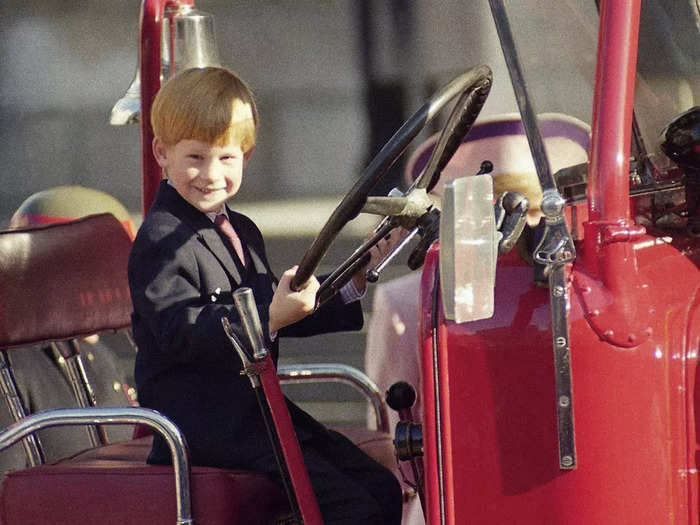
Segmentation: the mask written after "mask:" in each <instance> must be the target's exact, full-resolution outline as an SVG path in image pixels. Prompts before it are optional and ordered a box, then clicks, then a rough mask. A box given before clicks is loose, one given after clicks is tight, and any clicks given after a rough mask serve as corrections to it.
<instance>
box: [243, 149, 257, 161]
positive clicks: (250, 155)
mask: <svg viewBox="0 0 700 525" xmlns="http://www.w3.org/2000/svg"><path fill="white" fill-rule="evenodd" d="M254 150H255V146H253V147H252V148H250V149H249V150H248V151H246V152H245V154H244V155H243V166H245V165H246V164H248V161H249V160H250V157H252V156H253V151H254Z"/></svg>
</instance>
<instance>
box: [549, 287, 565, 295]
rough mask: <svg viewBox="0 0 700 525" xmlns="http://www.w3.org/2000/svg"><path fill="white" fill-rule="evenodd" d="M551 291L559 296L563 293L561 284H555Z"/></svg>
mask: <svg viewBox="0 0 700 525" xmlns="http://www.w3.org/2000/svg"><path fill="white" fill-rule="evenodd" d="M552 293H553V294H554V296H555V297H561V296H562V295H564V288H563V287H561V286H555V287H554V290H552Z"/></svg>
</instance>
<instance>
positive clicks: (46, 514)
mask: <svg viewBox="0 0 700 525" xmlns="http://www.w3.org/2000/svg"><path fill="white" fill-rule="evenodd" d="M151 439H152V438H150V437H146V438H141V439H138V440H134V441H128V442H124V443H116V444H113V445H108V446H106V447H102V448H99V449H93V450H89V451H86V452H84V453H81V454H78V455H77V456H74V457H72V458H70V459H67V460H63V461H61V462H58V463H56V464H53V465H42V466H39V467H34V468H30V469H26V470H21V471H16V472H11V473H9V474H8V475H7V477H6V478H5V480H4V482H3V484H2V488H1V490H0V522H1V523H3V525H15V524H17V525H19V524H23V525H31V524H42V525H43V524H46V523H51V524H54V525H62V524H66V525H68V524H69V523H70V524H73V525H74V524H76V523H83V524H92V523H100V524H103V525H112V524H114V525H117V524H119V525H123V524H124V523H129V524H134V525H137V524H143V525H146V524H147V525H160V524H164V525H165V524H167V525H172V524H173V523H175V520H176V512H175V507H176V505H175V479H174V476H173V469H172V467H168V466H157V465H147V464H146V457H147V456H148V453H149V451H150V448H151ZM191 487H192V510H193V516H194V519H195V522H196V523H197V525H219V524H223V523H226V524H235V523H241V524H243V523H244V524H268V523H275V521H276V518H277V517H278V516H280V515H282V514H284V513H285V512H287V508H288V506H287V501H286V498H285V495H284V492H283V491H282V490H281V489H280V488H279V487H278V486H277V485H275V484H274V483H273V482H272V481H270V480H269V479H268V478H267V477H265V476H263V475H261V474H255V473H251V472H244V471H237V470H224V469H217V468H209V467H192V475H191Z"/></svg>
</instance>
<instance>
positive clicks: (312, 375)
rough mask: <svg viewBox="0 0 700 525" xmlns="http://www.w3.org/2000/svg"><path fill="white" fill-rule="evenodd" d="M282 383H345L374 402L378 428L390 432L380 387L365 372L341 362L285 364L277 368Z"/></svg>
mask: <svg viewBox="0 0 700 525" xmlns="http://www.w3.org/2000/svg"><path fill="white" fill-rule="evenodd" d="M277 375H278V376H279V379H280V383H304V382H312V383H345V384H348V385H350V386H352V387H354V388H355V389H356V390H359V391H360V392H362V393H363V394H364V396H365V397H366V398H367V399H368V400H369V402H370V403H372V407H373V408H374V414H375V417H376V420H377V429H379V430H381V431H382V432H387V433H388V432H390V429H389V416H388V414H387V410H386V405H385V403H384V399H383V397H382V394H381V392H380V391H379V387H377V385H376V383H375V382H374V381H372V380H371V379H370V378H369V377H368V376H367V375H366V374H365V373H364V372H362V371H360V370H358V369H357V368H355V367H352V366H348V365H344V364H340V363H314V364H308V365H283V366H279V367H278V368H277Z"/></svg>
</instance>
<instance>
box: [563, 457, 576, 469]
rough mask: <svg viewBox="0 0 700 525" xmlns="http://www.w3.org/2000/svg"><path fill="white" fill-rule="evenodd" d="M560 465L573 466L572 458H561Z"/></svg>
mask: <svg viewBox="0 0 700 525" xmlns="http://www.w3.org/2000/svg"><path fill="white" fill-rule="evenodd" d="M561 464H562V465H563V466H565V467H570V466H571V465H573V464H574V458H572V457H571V456H563V457H562V458H561Z"/></svg>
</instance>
